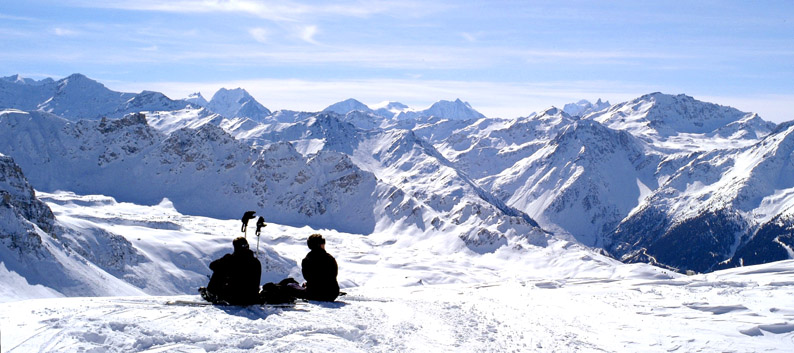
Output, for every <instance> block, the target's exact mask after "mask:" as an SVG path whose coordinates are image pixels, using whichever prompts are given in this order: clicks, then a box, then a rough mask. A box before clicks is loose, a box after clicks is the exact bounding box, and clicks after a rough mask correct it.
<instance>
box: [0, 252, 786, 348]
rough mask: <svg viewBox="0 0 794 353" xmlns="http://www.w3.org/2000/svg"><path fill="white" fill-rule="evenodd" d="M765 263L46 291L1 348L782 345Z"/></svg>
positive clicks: (775, 291) (15, 315)
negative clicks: (276, 289)
mask: <svg viewBox="0 0 794 353" xmlns="http://www.w3.org/2000/svg"><path fill="white" fill-rule="evenodd" d="M758 267H763V266H758ZM767 268H770V267H767ZM771 269H772V271H771V272H769V273H766V275H767V276H769V277H775V278H774V279H775V280H778V281H767V280H766V279H764V278H761V279H760V280H759V279H758V277H759V276H748V273H749V272H750V271H748V270H746V269H745V270H744V271H733V273H730V274H725V275H722V276H721V278H719V279H709V278H706V276H696V277H690V278H679V279H669V280H642V279H626V280H612V279H603V278H593V279H547V280H527V281H506V282H503V283H490V284H487V283H485V284H452V285H432V286H417V287H394V288H373V289H370V288H350V289H347V291H348V293H349V294H348V295H347V296H344V297H341V298H340V300H339V301H338V302H335V303H318V302H308V303H306V302H299V303H298V304H296V305H295V306H294V307H290V308H275V307H259V306H251V307H215V306H176V305H166V304H165V303H166V302H167V301H169V300H173V299H183V300H198V296H188V295H185V296H176V297H173V296H172V297H117V298H68V299H62V298H57V299H39V300H29V301H22V302H16V303H5V304H2V306H0V307H1V308H2V314H0V320H2V322H3V324H2V332H3V336H2V337H3V347H8V348H5V349H6V350H4V351H5V352H26V351H59V352H78V351H109V352H159V351H179V352H204V351H207V352H214V351H219V352H243V351H251V350H254V351H273V352H311V351H314V352H317V351H327V352H525V351H550V352H551V351H555V352H563V351H564V352H590V351H608V352H640V351H642V352H693V351H705V352H712V351H733V352H760V351H778V352H784V351H788V349H790V347H791V346H792V344H794V310H792V309H791V306H790V303H791V300H790V298H791V297H792V294H794V289H793V287H794V281H792V280H794V275H793V274H794V271H792V269H794V261H786V262H783V263H779V264H777V267H775V268H771ZM761 277H763V276H761ZM779 280H783V281H782V282H781V281H779Z"/></svg>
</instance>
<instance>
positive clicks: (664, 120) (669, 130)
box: [588, 92, 747, 137]
mask: <svg viewBox="0 0 794 353" xmlns="http://www.w3.org/2000/svg"><path fill="white" fill-rule="evenodd" d="M746 115H747V113H745V112H742V111H739V110H738V109H735V108H731V107H726V106H721V105H717V104H713V103H706V102H701V101H699V100H697V99H695V98H692V97H690V96H687V95H685V94H678V95H670V94H664V93H661V92H654V93H649V94H646V95H643V96H641V97H639V98H636V99H634V100H631V101H628V102H625V103H621V104H618V105H615V106H612V107H611V108H609V109H608V110H604V111H600V112H597V113H595V114H591V115H590V116H588V118H592V119H594V120H596V121H598V122H600V123H602V124H605V125H607V126H609V127H611V128H614V129H619V130H629V131H630V132H632V133H634V134H637V135H646V136H650V135H655V136H659V137H670V136H675V135H678V134H680V133H694V134H705V133H711V132H714V131H716V130H718V129H720V128H723V127H725V126H727V125H728V124H731V123H734V122H736V121H738V120H741V119H743V118H744V117H745V116H746Z"/></svg>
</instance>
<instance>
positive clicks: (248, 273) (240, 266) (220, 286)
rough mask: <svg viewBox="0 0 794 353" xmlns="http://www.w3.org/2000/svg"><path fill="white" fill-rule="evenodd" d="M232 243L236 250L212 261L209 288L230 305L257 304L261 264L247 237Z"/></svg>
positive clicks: (215, 295) (216, 296)
mask: <svg viewBox="0 0 794 353" xmlns="http://www.w3.org/2000/svg"><path fill="white" fill-rule="evenodd" d="M233 244H234V253H232V254H226V255H224V256H223V257H222V258H220V259H218V260H215V261H213V262H212V263H210V270H212V272H213V273H212V277H211V278H210V283H209V284H208V285H207V291H208V292H210V293H211V294H212V295H214V297H215V298H217V299H218V300H221V301H225V302H227V303H229V304H241V305H246V304H254V303H256V302H257V301H258V300H259V278H260V277H261V275H262V264H261V263H260V262H259V260H258V259H257V258H256V257H254V253H253V252H252V251H251V250H250V249H248V242H247V241H246V240H245V238H242V237H241V238H237V239H235V240H234V242H233Z"/></svg>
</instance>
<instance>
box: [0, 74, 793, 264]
mask: <svg viewBox="0 0 794 353" xmlns="http://www.w3.org/2000/svg"><path fill="white" fill-rule="evenodd" d="M0 111H2V113H0V153H3V154H5V155H7V156H11V157H13V158H14V160H15V161H16V163H17V164H18V165H19V166H20V167H21V170H22V171H24V174H25V175H26V176H27V178H28V180H29V181H30V184H32V185H33V186H34V187H35V188H36V189H38V190H43V191H52V190H57V189H62V190H70V191H74V192H77V193H86V194H88V193H96V194H104V195H109V196H113V197H116V198H118V199H119V200H122V201H134V202H138V203H144V204H157V203H159V202H160V201H161V200H162V198H164V197H167V198H168V199H169V200H171V201H172V202H173V204H174V206H175V207H176V208H177V209H178V210H179V211H180V212H183V213H187V214H196V215H207V216H213V217H237V216H239V215H237V213H238V211H239V210H240V209H244V208H248V207H252V208H255V209H259V210H262V211H264V212H265V213H266V214H268V215H271V216H270V217H272V218H273V220H274V221H275V222H279V223H284V224H290V225H304V224H308V225H311V226H313V227H326V228H334V229H339V230H343V231H347V232H355V233H363V234H368V233H371V232H373V231H374V230H375V229H389V228H393V229H405V228H406V227H410V228H411V229H414V230H418V231H420V232H422V233H425V234H428V235H432V234H433V233H434V232H446V233H449V232H454V234H458V235H459V238H460V239H461V240H462V241H463V242H464V243H465V244H466V246H468V247H469V248H470V249H472V250H475V251H478V252H490V251H495V250H496V249H498V248H499V247H502V246H520V245H521V244H535V245H541V246H542V245H543V244H544V242H545V240H544V239H548V237H552V236H553V237H565V238H570V239H576V240H577V241H579V242H581V243H583V244H585V245H587V246H591V247H595V248H599V249H602V250H603V251H604V252H607V253H609V254H611V255H612V256H614V257H616V258H618V259H620V260H622V261H626V262H649V263H653V264H656V265H659V266H665V267H669V268H674V269H676V270H679V271H685V270H694V271H697V272H707V271H711V270H714V269H718V268H722V267H728V266H740V265H742V264H750V263H752V264H756V263H763V262H769V261H776V260H781V259H787V258H792V257H794V251H792V248H794V177H792V175H794V126H793V125H792V124H791V123H783V124H780V125H775V124H773V123H771V122H767V121H764V120H763V119H762V118H761V117H759V116H758V115H756V114H752V113H745V112H741V111H739V110H736V109H734V108H730V107H725V106H720V105H717V104H712V103H707V102H701V101H698V100H696V99H694V98H692V97H689V96H686V95H668V94H662V93H651V94H648V95H644V96H641V97H638V98H636V99H633V100H630V101H627V102H623V103H619V104H616V105H610V104H609V103H607V102H602V101H600V100H599V101H598V102H596V103H595V104H592V103H590V102H586V101H580V102H577V103H572V104H570V105H566V106H565V107H564V109H558V108H554V107H552V108H549V109H547V110H545V111H542V112H537V113H533V114H531V115H529V116H527V117H520V118H515V119H497V118H488V117H485V116H483V115H482V114H480V113H478V112H477V111H476V110H475V109H473V108H472V107H471V106H470V105H469V104H468V103H465V102H463V101H461V100H456V101H439V102H438V103H435V104H433V105H432V106H431V107H429V108H427V109H424V110H413V109H411V108H408V107H407V106H405V105H403V104H400V103H396V102H387V103H384V104H381V105H378V106H373V107H369V106H367V105H365V104H363V103H361V102H359V101H356V100H355V99H348V100H345V101H343V102H339V103H336V104H333V105H331V106H329V107H328V108H326V109H324V110H323V111H322V112H294V111H276V112H271V111H270V110H268V109H267V108H265V107H264V106H262V105H261V104H259V103H257V102H256V100H254V99H253V98H252V97H251V96H250V95H249V94H248V93H247V92H245V91H244V90H242V89H239V88H238V89H234V90H226V89H222V90H220V91H218V93H216V94H215V95H214V96H213V97H212V99H211V100H210V101H209V102H208V101H206V100H205V99H204V98H203V97H202V96H201V95H200V94H195V95H192V96H191V97H189V98H187V99H184V100H171V99H169V98H167V97H165V96H164V95H162V94H160V93H157V92H148V91H144V92H141V93H139V94H131V93H118V92H113V91H111V90H108V89H107V88H105V87H104V86H103V85H101V84H99V83H97V82H95V81H92V80H90V79H88V78H86V77H85V76H82V75H77V74H76V75H72V76H69V77H67V78H65V79H61V80H58V81H55V80H52V79H45V80H41V81H35V80H30V79H25V78H21V77H19V76H11V77H5V78H2V79H0ZM140 112H144V114H138V113H140ZM122 117H123V118H122ZM84 119H85V120H84Z"/></svg>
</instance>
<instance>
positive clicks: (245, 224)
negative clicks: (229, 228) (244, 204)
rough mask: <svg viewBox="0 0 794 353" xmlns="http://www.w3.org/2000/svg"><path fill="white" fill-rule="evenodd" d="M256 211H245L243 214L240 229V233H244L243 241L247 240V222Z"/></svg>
mask: <svg viewBox="0 0 794 353" xmlns="http://www.w3.org/2000/svg"><path fill="white" fill-rule="evenodd" d="M255 213H256V211H246V212H245V213H243V219H242V221H243V227H242V228H241V229H240V231H241V232H243V233H245V239H246V240H248V221H250V220H251V219H253V218H254V214H255Z"/></svg>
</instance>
